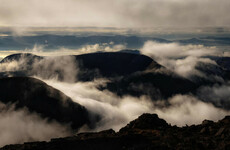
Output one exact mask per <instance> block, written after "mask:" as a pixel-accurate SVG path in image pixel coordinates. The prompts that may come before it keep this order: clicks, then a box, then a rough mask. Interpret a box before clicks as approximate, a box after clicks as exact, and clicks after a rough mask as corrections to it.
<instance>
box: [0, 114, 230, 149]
mask: <svg viewBox="0 0 230 150" xmlns="http://www.w3.org/2000/svg"><path fill="white" fill-rule="evenodd" d="M76 149H79V150H93V149H97V150H100V149H103V150H106V149H108V150H119V149H130V150H131V149H132V150H145V149H148V150H150V149H164V150H165V149H202V150H203V149H209V150H210V149H223V150H228V149H230V116H226V117H225V118H224V119H222V120H220V121H218V122H213V121H209V120H204V121H203V122H202V124H200V125H192V126H185V127H181V128H180V127H177V126H171V125H169V124H168V123H167V122H166V121H165V120H163V119H160V118H158V116H157V115H156V114H143V115H141V116H140V117H139V118H137V119H136V120H134V121H132V122H130V123H129V124H128V125H127V126H125V127H124V128H122V129H121V130H120V131H119V132H117V133H116V132H115V131H113V130H112V129H110V130H106V131H101V132H97V133H80V134H78V135H76V136H73V137H66V138H58V139H52V140H51V141H49V142H32V143H24V144H18V145H7V146H4V147H3V148H1V149H0V150H76Z"/></svg>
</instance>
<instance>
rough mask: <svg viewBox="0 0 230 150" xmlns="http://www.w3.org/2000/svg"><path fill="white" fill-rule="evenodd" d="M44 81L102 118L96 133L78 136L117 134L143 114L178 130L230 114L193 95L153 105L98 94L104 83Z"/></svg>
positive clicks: (173, 98) (109, 93)
mask: <svg viewBox="0 0 230 150" xmlns="http://www.w3.org/2000/svg"><path fill="white" fill-rule="evenodd" d="M43 81H44V82H46V83H47V84H48V85H50V86H52V87H54V88H57V89H58V90H60V91H62V92H63V93H65V94H66V95H67V96H69V97H71V98H72V99H73V101H75V102H77V103H79V104H81V105H83V106H85V107H86V108H87V110H89V111H90V112H93V113H95V114H99V115H100V116H101V117H102V119H101V121H99V122H98V123H97V125H96V128H95V129H93V130H89V129H88V128H87V127H82V129H81V130H80V132H83V131H100V130H105V129H110V128H112V129H114V130H115V131H118V130H119V129H120V128H121V127H123V126H125V125H126V124H127V123H129V122H130V121H132V120H133V119H135V118H137V117H138V116H140V115H141V114H143V113H157V114H158V115H159V117H161V118H163V119H165V120H166V121H167V122H168V123H170V124H172V125H177V126H185V125H192V124H200V123H201V122H202V121H203V120H205V119H210V120H215V121H217V120H219V119H222V118H223V117H224V116H226V115H229V114H230V111H226V110H224V109H222V108H216V107H215V106H214V105H213V104H211V103H209V102H202V101H201V100H200V99H198V98H197V97H196V96H193V95H175V96H173V97H171V98H169V99H165V100H163V99H159V100H157V101H152V100H151V99H150V98H149V97H147V96H142V97H140V98H137V97H132V96H124V97H118V96H117V95H115V94H113V93H111V92H109V91H100V90H98V89H97V88H96V87H97V85H98V84H103V83H104V82H105V81H103V80H102V81H101V80H96V81H94V82H84V83H83V82H78V83H65V82H60V81H57V80H43ZM168 103H169V104H170V105H168ZM197 114H199V115H197Z"/></svg>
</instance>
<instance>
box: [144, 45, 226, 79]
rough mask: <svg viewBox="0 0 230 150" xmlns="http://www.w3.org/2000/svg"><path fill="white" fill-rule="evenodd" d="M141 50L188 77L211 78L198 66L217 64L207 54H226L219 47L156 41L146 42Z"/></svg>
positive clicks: (168, 67)
mask: <svg viewBox="0 0 230 150" xmlns="http://www.w3.org/2000/svg"><path fill="white" fill-rule="evenodd" d="M140 51H141V53H142V54H144V55H147V56H149V57H151V58H153V59H154V60H155V61H157V62H158V63H159V64H161V65H163V66H165V67H166V68H167V69H169V70H171V71H173V72H175V73H177V74H179V75H180V76H182V77H185V78H188V79H191V78H192V77H193V76H199V77H202V78H207V79H209V78H211V77H210V76H206V75H205V74H204V73H203V72H201V71H200V70H198V69H197V68H196V67H197V65H198V63H204V64H208V65H209V64H210V65H217V64H216V62H215V61H214V60H211V59H209V58H207V56H222V55H223V54H224V53H223V52H222V51H221V50H220V49H218V48H217V47H206V46H203V45H180V44H178V43H157V42H154V41H148V42H146V43H145V44H144V46H143V48H141V50H140ZM213 78H214V77H213Z"/></svg>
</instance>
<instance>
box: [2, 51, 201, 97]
mask: <svg viewBox="0 0 230 150" xmlns="http://www.w3.org/2000/svg"><path fill="white" fill-rule="evenodd" d="M19 56H21V59H23V60H26V62H29V63H25V64H26V65H27V64H30V62H35V59H37V60H38V59H39V60H42V61H43V60H45V61H44V63H41V64H40V65H39V67H37V68H35V69H32V71H29V70H30V69H31V66H33V65H31V64H30V65H28V68H29V69H25V65H23V69H24V70H25V71H24V72H25V73H27V75H37V76H41V77H42V78H47V74H48V73H50V70H53V72H51V73H50V75H49V76H48V77H50V76H58V79H59V80H64V77H63V76H65V74H66V73H68V74H69V72H71V71H73V70H74V69H75V70H77V71H78V72H77V73H76V74H74V73H72V74H70V75H69V76H68V77H70V76H72V77H73V76H76V77H75V78H76V81H92V80H94V79H97V78H108V79H109V82H107V84H105V85H102V86H99V89H100V90H104V89H108V90H110V91H112V92H114V93H116V94H117V95H119V96H123V95H133V96H141V95H148V96H150V97H151V98H152V99H161V98H167V97H170V96H172V95H175V94H184V93H189V92H193V91H194V90H195V89H196V88H197V87H198V86H197V85H196V84H195V83H193V82H191V81H189V80H188V79H185V78H183V77H180V76H178V75H176V74H175V73H173V72H171V71H169V70H167V69H166V68H165V67H163V66H161V65H160V64H158V63H157V62H155V61H154V60H153V59H152V58H150V57H148V56H145V55H140V54H134V53H124V52H107V53H90V54H83V55H75V56H74V55H73V56H61V57H54V58H52V59H51V62H50V61H48V60H49V57H46V58H45V57H38V56H32V54H14V55H10V56H8V57H6V58H5V59H3V60H2V62H7V61H12V60H18V58H19ZM46 60H47V61H46ZM55 60H56V61H55ZM69 60H71V61H69ZM64 61H66V62H67V63H63V64H65V65H58V68H57V69H55V66H57V65H55V64H58V63H59V62H64ZM71 63H72V64H73V66H75V67H73V68H71V69H69V70H68V72H65V71H63V69H65V68H68V66H71ZM35 64H39V63H38V62H36V63H35ZM47 66H48V67H47ZM43 70H46V71H45V75H44V76H43V74H41V73H40V72H42V71H43ZM17 73H21V72H17ZM2 74H3V73H2ZM5 74H7V73H5ZM8 74H10V73H8ZM11 74H12V72H11ZM21 74H22V73H21Z"/></svg>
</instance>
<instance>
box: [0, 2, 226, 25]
mask: <svg viewBox="0 0 230 150" xmlns="http://www.w3.org/2000/svg"><path fill="white" fill-rule="evenodd" d="M229 8H230V1H229V0H97V1H95V0H49V1H47V0H0V26H6V27H7V26H22V27H28V26H33V27H117V28H153V27H172V28H174V27H177V28H180V27H226V26H229V24H230V16H229V15H228V14H229V13H230V9H229Z"/></svg>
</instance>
